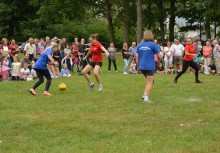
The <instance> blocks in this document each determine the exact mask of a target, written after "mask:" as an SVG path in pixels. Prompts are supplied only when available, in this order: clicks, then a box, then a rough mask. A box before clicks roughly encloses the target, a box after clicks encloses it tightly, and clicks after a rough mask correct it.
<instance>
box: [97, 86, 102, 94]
mask: <svg viewBox="0 0 220 153" xmlns="http://www.w3.org/2000/svg"><path fill="white" fill-rule="evenodd" d="M98 91H99V92H101V91H102V84H100V85H99V89H98Z"/></svg>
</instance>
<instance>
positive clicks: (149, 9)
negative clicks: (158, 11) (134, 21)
mask: <svg viewBox="0 0 220 153" xmlns="http://www.w3.org/2000/svg"><path fill="white" fill-rule="evenodd" d="M151 6H152V1H151V0H148V4H147V9H148V15H147V17H148V23H147V28H148V29H149V30H151V29H152V26H153V22H154V19H153V18H152V17H153V13H152V12H151V10H152V8H151Z"/></svg>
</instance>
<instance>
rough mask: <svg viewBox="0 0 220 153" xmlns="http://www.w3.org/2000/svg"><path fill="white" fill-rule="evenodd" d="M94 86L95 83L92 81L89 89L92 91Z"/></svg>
mask: <svg viewBox="0 0 220 153" xmlns="http://www.w3.org/2000/svg"><path fill="white" fill-rule="evenodd" d="M94 86H95V84H94V83H91V84H90V85H89V90H90V91H92V90H93V88H94Z"/></svg>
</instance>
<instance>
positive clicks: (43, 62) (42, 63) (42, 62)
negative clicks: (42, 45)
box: [34, 48, 53, 70]
mask: <svg viewBox="0 0 220 153" xmlns="http://www.w3.org/2000/svg"><path fill="white" fill-rule="evenodd" d="M47 55H51V56H52V55H53V50H52V49H51V48H49V49H47V50H45V51H44V53H43V54H41V56H40V57H39V59H38V60H37V62H36V64H35V65H34V68H35V69H40V70H46V69H47V63H48V62H50V59H49V58H48V57H47Z"/></svg>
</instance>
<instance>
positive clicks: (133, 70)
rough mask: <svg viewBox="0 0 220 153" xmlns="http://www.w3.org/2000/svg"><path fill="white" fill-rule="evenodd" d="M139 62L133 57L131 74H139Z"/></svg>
mask: <svg viewBox="0 0 220 153" xmlns="http://www.w3.org/2000/svg"><path fill="white" fill-rule="evenodd" d="M137 73H138V72H137V64H136V62H135V59H133V60H132V61H131V65H130V74H137Z"/></svg>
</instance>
